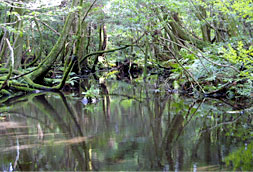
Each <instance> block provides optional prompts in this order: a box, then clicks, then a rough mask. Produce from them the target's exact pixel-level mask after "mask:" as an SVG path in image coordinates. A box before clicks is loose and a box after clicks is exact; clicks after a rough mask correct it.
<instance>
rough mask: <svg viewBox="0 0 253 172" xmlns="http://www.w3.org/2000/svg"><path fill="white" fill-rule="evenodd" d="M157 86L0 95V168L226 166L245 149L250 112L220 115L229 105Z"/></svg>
mask: <svg viewBox="0 0 253 172" xmlns="http://www.w3.org/2000/svg"><path fill="white" fill-rule="evenodd" d="M93 82H94V81H93ZM93 84H94V83H93ZM161 85H162V84H161V83H159V81H156V82H155V83H145V84H143V83H138V82H136V83H132V84H127V83H124V82H116V81H111V82H109V81H108V82H104V83H100V84H99V83H97V88H98V89H99V95H95V98H96V99H97V100H98V101H95V102H93V103H87V104H83V103H82V99H83V97H79V96H72V95H69V94H65V95H64V94H62V93H46V92H44V93H36V94H27V95H18V96H12V97H11V98H7V99H2V100H0V101H1V105H0V113H1V115H0V116H1V120H0V138H1V140H0V152H1V154H2V156H1V158H0V161H1V164H0V167H1V170H6V169H9V168H10V167H11V168H13V170H20V171H21V170H29V171H37V170H56V171H57V170H114V171H117V170H165V171H166V170H170V171H179V170H180V171H181V170H197V171H198V170H228V169H232V168H233V167H234V166H225V161H224V159H226V158H227V157H229V156H230V155H231V154H232V153H233V152H234V151H239V150H241V147H243V146H245V144H247V148H251V146H250V145H251V144H252V143H251V142H250V140H251V139H252V136H251V135H250V123H252V117H251V116H250V115H248V114H244V115H242V114H227V113H226V112H230V111H233V112H236V111H235V110H236V109H235V107H234V106H233V103H231V102H229V103H224V102H222V101H220V100H215V99H200V100H198V99H193V98H187V97H182V96H180V95H179V94H168V93H166V92H165V91H159V90H163V89H162V87H161ZM86 88H91V87H86ZM86 91H87V89H86ZM80 95H81V94H80ZM87 100H88V98H87ZM250 151H251V150H250ZM243 155H244V154H243ZM246 155H247V154H245V156H246ZM242 158H243V157H242ZM248 158H250V157H248ZM229 161H230V165H231V164H232V165H233V159H231V158H230V159H229ZM228 165H229V164H228ZM243 165H244V166H243ZM243 165H242V166H243V167H244V168H243V169H247V168H251V167H250V165H247V164H246V163H245V164H243ZM242 166H241V167H240V168H242Z"/></svg>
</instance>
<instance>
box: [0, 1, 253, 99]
mask: <svg viewBox="0 0 253 172" xmlns="http://www.w3.org/2000/svg"><path fill="white" fill-rule="evenodd" d="M252 15H253V6H252V1H251V0H243V1H241V0H205V1H204V0H166V1H165V0H152V1H146V0H128V1H124V0H103V1H101V0H94V1H89V0H87V1H84V0H73V1H67V0H62V1H54V2H51V1H48V2H47V1H39V0H30V1H28V0H23V1H16V0H3V1H1V2H0V20H1V24H0V65H1V69H0V92H1V95H2V96H4V95H10V94H12V93H14V92H20V91H21V92H30V91H35V90H61V89H62V88H64V85H66V84H72V85H74V83H75V81H76V80H77V79H78V78H79V77H81V76H83V75H87V74H89V73H94V72H96V71H99V70H103V71H104V72H103V74H102V75H100V76H99V77H100V78H101V77H103V78H108V77H113V75H114V74H115V73H117V72H121V71H123V72H126V71H130V72H133V71H135V72H142V76H141V79H142V78H144V79H145V78H147V77H149V76H151V74H152V73H158V74H161V75H164V76H165V79H164V82H167V83H168V85H169V88H170V89H171V90H178V89H180V90H184V91H186V92H188V93H193V94H197V95H200V94H201V95H204V96H212V97H220V96H227V97H228V98H237V97H244V98H245V97H246V98H247V97H248V98H249V97H252V80H253V72H252V70H253V67H252V63H253V44H252V42H253V41H252V28H253V27H252ZM126 66H127V68H126ZM104 69H107V70H106V71H105V70H104Z"/></svg>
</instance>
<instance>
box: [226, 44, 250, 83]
mask: <svg viewBox="0 0 253 172" xmlns="http://www.w3.org/2000/svg"><path fill="white" fill-rule="evenodd" d="M223 52H224V55H223V57H224V58H225V59H228V60H229V61H230V62H232V63H233V64H243V65H244V66H243V67H245V68H246V69H245V70H243V71H241V73H240V75H241V76H243V77H246V78H248V79H251V80H252V79H253V65H252V64H253V47H252V46H250V47H249V48H248V49H246V48H244V44H243V42H242V41H239V42H238V45H237V47H236V48H233V47H232V46H231V44H228V50H227V49H225V48H223Z"/></svg>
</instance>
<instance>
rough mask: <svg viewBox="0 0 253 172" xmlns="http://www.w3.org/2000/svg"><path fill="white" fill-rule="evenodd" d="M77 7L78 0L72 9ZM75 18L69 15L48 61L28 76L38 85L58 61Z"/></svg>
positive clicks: (73, 3) (74, 0)
mask: <svg viewBox="0 0 253 172" xmlns="http://www.w3.org/2000/svg"><path fill="white" fill-rule="evenodd" d="M75 5H77V0H73V2H72V4H71V8H73V7H74V6H75ZM74 17H75V13H74V12H71V13H69V14H68V16H67V19H66V21H65V24H64V27H63V30H62V32H61V35H60V37H59V38H58V40H57V42H56V44H55V45H54V47H53V48H52V50H51V51H50V53H49V54H48V56H47V57H46V59H45V60H44V61H42V62H41V63H40V65H39V66H38V68H37V70H35V71H34V72H32V73H31V74H29V75H28V77H30V79H31V80H32V81H34V82H38V83H39V82H41V81H43V78H44V76H45V75H46V74H47V72H48V71H49V70H50V69H51V67H52V66H53V64H54V62H55V61H56V59H57V57H58V55H59V54H60V52H61V50H62V48H63V46H64V42H65V40H66V38H67V37H68V34H69V30H70V28H71V23H72V21H73V19H74Z"/></svg>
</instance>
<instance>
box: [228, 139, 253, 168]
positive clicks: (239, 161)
mask: <svg viewBox="0 0 253 172" xmlns="http://www.w3.org/2000/svg"><path fill="white" fill-rule="evenodd" d="M252 160H253V143H252V142H251V143H250V144H248V145H247V146H243V147H241V148H239V149H237V150H236V151H234V152H232V153H230V154H229V155H228V156H227V157H226V158H225V162H226V165H227V166H230V165H232V167H233V170H235V171H237V170H242V171H250V170H252V169H253V163H252Z"/></svg>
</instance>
